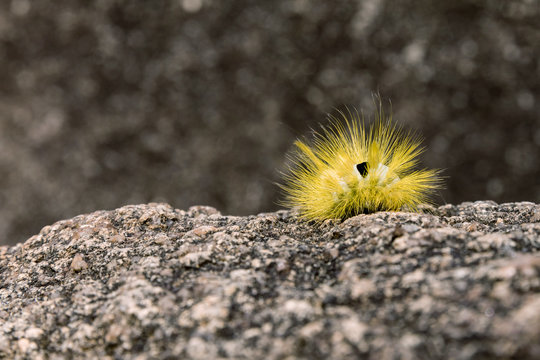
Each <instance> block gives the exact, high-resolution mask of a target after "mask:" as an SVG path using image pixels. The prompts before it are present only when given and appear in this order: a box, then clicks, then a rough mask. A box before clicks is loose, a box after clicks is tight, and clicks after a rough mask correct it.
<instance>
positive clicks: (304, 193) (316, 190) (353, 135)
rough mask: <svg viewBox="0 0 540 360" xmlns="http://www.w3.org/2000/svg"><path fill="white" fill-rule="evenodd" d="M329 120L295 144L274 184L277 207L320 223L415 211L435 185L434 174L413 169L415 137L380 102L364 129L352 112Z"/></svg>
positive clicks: (417, 152)
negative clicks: (279, 191)
mask: <svg viewBox="0 0 540 360" xmlns="http://www.w3.org/2000/svg"><path fill="white" fill-rule="evenodd" d="M339 114H340V116H341V119H338V118H336V117H334V116H329V118H330V124H329V125H328V126H326V127H325V126H322V127H321V128H322V131H320V132H314V133H313V139H312V140H311V141H306V140H297V141H296V142H295V151H294V152H292V153H291V154H290V155H289V160H290V163H291V164H290V165H289V169H288V171H287V172H286V173H285V174H284V183H283V184H280V185H279V186H280V187H281V188H282V190H283V192H284V200H283V201H282V205H284V206H286V207H289V208H297V209H298V210H299V214H300V216H301V217H302V218H304V219H307V220H315V221H323V220H325V219H336V218H340V219H345V218H348V217H351V216H354V215H357V214H361V213H371V212H375V211H398V210H402V209H404V208H408V209H410V210H413V211H415V210H417V209H418V205H420V204H422V203H429V202H430V198H431V195H432V194H433V192H434V191H435V190H436V189H439V188H440V187H441V184H442V181H441V178H440V176H439V175H440V170H437V169H434V170H430V169H417V166H418V162H419V160H418V156H419V155H420V154H421V153H422V152H423V151H424V148H423V147H422V146H421V142H422V139H421V137H420V136H419V135H418V134H416V133H413V132H410V131H404V130H403V129H402V128H401V127H399V126H397V125H396V124H395V123H394V122H393V121H392V117H391V115H390V116H388V117H386V116H385V113H384V109H383V107H382V102H381V101H380V99H379V106H378V108H377V110H376V111H375V116H374V121H373V122H372V123H371V125H370V126H366V125H365V121H364V117H363V115H360V114H358V112H357V111H355V112H354V113H352V112H351V111H348V113H347V114H345V113H344V112H342V111H340V112H339Z"/></svg>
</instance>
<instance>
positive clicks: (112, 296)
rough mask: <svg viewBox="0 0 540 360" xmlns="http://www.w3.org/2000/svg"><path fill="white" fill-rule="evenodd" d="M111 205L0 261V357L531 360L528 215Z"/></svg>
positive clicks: (537, 333) (533, 219) (535, 273)
mask: <svg viewBox="0 0 540 360" xmlns="http://www.w3.org/2000/svg"><path fill="white" fill-rule="evenodd" d="M425 211H426V212H424V213H406V212H393V213H390V212H379V213H375V214H370V215H359V216H356V217H353V218H350V219H348V220H346V221H343V222H339V221H327V222H325V223H323V224H320V225H316V224H312V223H308V222H302V221H299V220H298V219H297V218H296V217H295V213H294V211H278V212H275V213H265V214H259V215H256V216H247V217H234V216H224V215H222V214H220V213H219V212H218V211H217V210H216V209H213V208H208V207H192V208H190V209H188V210H187V211H183V210H176V209H173V208H172V207H171V206H169V205H167V204H158V203H150V204H146V205H137V206H125V207H122V208H119V209H116V210H113V211H97V212H94V213H92V214H88V215H80V216H77V217H75V218H72V219H69V220H64V221H60V222H57V223H55V224H53V225H50V226H46V227H45V228H43V229H42V230H41V232H40V233H39V234H37V235H35V236H33V237H31V238H30V239H28V240H27V241H26V242H24V243H21V244H18V245H16V246H13V247H1V248H0V305H1V308H0V358H5V359H47V358H49V359H64V358H75V359H86V358H101V359H173V358H184V359H222V358H234V359H293V358H294V359H296V358H299V359H350V358H368V359H397V358H402V359H422V358H426V359H427V358H429V359H437V358H452V359H473V358H474V359H478V358H485V359H493V358H520V359H533V358H538V357H540V345H539V344H540V342H539V339H540V311H539V309H540V223H539V212H540V205H537V204H534V203H526V202H523V203H508V204H500V205H498V204H496V203H493V202H490V201H481V202H475V203H463V204H461V205H445V206H441V207H439V208H426V209H425Z"/></svg>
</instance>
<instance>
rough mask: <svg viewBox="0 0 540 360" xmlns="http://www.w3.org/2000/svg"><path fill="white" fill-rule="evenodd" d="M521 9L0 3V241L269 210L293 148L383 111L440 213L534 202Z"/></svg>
mask: <svg viewBox="0 0 540 360" xmlns="http://www.w3.org/2000/svg"><path fill="white" fill-rule="evenodd" d="M539 18H540V11H539V2H538V1H525V0H524V1H506V0H501V1H473V0H468V1H464V0H457V1H431V0H429V1H428V0H425V1H422V0H420V1H418V0H415V1H413V0H405V1H399V2H396V1H390V0H365V1H356V2H355V1H327V0H313V1H310V0H297V1H263V0H253V1H248V0H237V1H217V0H170V1H167V0H165V1H115V0H95V1H86V0H85V1H83V0H40V1H31V0H5V1H2V2H0V65H1V66H0V171H1V178H0V186H1V192H0V244H13V243H15V242H18V241H23V240H24V239H26V238H28V237H29V236H31V235H32V234H34V233H37V232H38V231H39V229H40V228H41V227H42V226H44V225H47V224H51V223H53V222H54V221H56V220H60V219H63V218H69V217H72V216H75V215H77V214H80V213H86V212H91V211H94V210H99V209H112V208H116V207H119V206H122V205H125V204H132V203H146V202H151V201H164V202H168V203H170V204H171V205H173V206H175V207H177V208H187V207H189V206H191V205H195V204H201V205H202V204H205V205H211V206H214V207H216V208H218V209H219V210H221V211H222V212H223V213H224V214H236V215H245V214H255V213H258V212H263V211H271V210H275V209H277V208H278V207H277V205H275V202H276V200H277V199H278V190H277V188H276V186H275V185H274V184H273V182H275V181H278V179H279V174H278V170H279V169H281V168H282V167H283V164H284V160H285V156H284V154H285V153H286V152H287V151H288V150H289V149H290V147H291V144H292V142H293V140H294V138H295V137H297V136H300V135H302V134H304V133H305V132H306V131H308V129H309V128H310V127H316V126H317V125H316V124H317V123H320V122H324V120H325V114H326V113H328V112H332V111H333V109H334V108H341V107H342V106H344V105H348V106H355V107H357V108H362V109H364V111H365V112H366V113H370V111H372V109H373V105H372V98H371V93H372V92H373V91H379V92H380V93H381V95H382V96H383V98H385V99H388V98H389V99H391V100H392V107H393V111H394V118H395V119H396V120H397V121H399V122H400V123H401V124H403V125H404V126H406V127H408V128H412V129H416V130H417V131H419V132H420V133H422V134H423V135H424V137H425V138H426V141H425V145H426V146H427V147H428V149H429V150H428V151H427V152H426V154H425V156H424V157H423V163H424V165H425V166H428V167H438V168H444V169H446V171H445V175H446V176H448V179H447V184H446V186H447V189H446V190H444V191H442V192H441V196H440V197H439V198H438V199H437V201H438V202H439V203H459V202H462V201H469V200H470V201H472V200H478V199H491V200H495V201H497V202H506V201H521V200H528V201H534V202H539V201H540V165H539V164H540V150H539V149H540V99H539V94H540V81H539V79H540V25H539V22H538V19H539Z"/></svg>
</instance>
